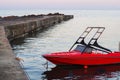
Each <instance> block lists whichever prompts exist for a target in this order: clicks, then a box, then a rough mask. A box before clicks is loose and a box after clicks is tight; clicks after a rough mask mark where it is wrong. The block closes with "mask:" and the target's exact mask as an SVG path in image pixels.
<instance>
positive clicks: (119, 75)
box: [42, 64, 120, 80]
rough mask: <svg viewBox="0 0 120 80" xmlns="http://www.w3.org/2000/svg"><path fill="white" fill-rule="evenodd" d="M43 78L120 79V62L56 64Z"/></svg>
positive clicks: (76, 79) (46, 79) (71, 79)
mask: <svg viewBox="0 0 120 80" xmlns="http://www.w3.org/2000/svg"><path fill="white" fill-rule="evenodd" d="M42 75H43V80H44V79H45V80H120V64H118V65H107V66H91V67H89V68H88V69H83V66H56V67H54V68H52V70H50V71H45V72H44V73H43V74H42Z"/></svg>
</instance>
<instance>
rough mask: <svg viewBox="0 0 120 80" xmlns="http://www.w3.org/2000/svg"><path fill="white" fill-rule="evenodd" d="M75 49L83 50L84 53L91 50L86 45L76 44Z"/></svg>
mask: <svg viewBox="0 0 120 80" xmlns="http://www.w3.org/2000/svg"><path fill="white" fill-rule="evenodd" d="M74 50H75V51H80V52H83V51H84V52H85V53H91V52H92V50H93V49H92V48H89V47H88V48H86V46H84V45H77V47H76V48H75V49H74Z"/></svg>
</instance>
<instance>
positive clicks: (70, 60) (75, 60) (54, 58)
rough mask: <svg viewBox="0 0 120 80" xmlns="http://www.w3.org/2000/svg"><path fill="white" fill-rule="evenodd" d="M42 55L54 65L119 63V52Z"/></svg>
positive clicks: (73, 52) (72, 52) (74, 52)
mask: <svg viewBox="0 0 120 80" xmlns="http://www.w3.org/2000/svg"><path fill="white" fill-rule="evenodd" d="M43 57H44V58H46V59H47V60H49V61H50V62H52V63H54V64H56V65H107V64H118V63H120V52H114V53H109V54H100V53H97V54H95V53H91V54H88V53H84V54H81V52H78V51H71V52H58V53H51V54H44V55H43Z"/></svg>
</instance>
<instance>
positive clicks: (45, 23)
mask: <svg viewBox="0 0 120 80" xmlns="http://www.w3.org/2000/svg"><path fill="white" fill-rule="evenodd" d="M71 18H73V16H71V15H56V14H55V15H51V14H49V15H48V16H42V17H40V16H39V17H37V16H32V17H30V16H29V18H28V17H27V18H26V17H23V18H22V19H21V18H18V17H15V16H14V17H12V18H10V17H6V18H1V19H0V80H28V77H27V75H26V74H25V72H24V71H23V70H22V68H21V66H20V64H19V62H18V61H17V60H16V57H15V55H14V54H13V51H12V48H11V46H10V44H9V41H11V40H14V39H16V38H19V37H22V36H24V35H26V34H29V33H31V32H34V31H37V30H41V29H44V28H47V27H50V26H52V25H55V24H57V23H60V22H62V21H66V20H69V19H71ZM8 40H9V41H8Z"/></svg>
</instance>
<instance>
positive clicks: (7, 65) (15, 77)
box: [0, 26, 28, 80]
mask: <svg viewBox="0 0 120 80" xmlns="http://www.w3.org/2000/svg"><path fill="white" fill-rule="evenodd" d="M0 80H28V78H27V77H26V74H25V73H24V72H23V70H22V69H21V67H20V64H19V62H18V61H17V60H16V59H15V55H14V54H13V51H12V49H11V46H10V44H9V41H8V39H7V38H6V35H5V31H4V27H3V26H0Z"/></svg>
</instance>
